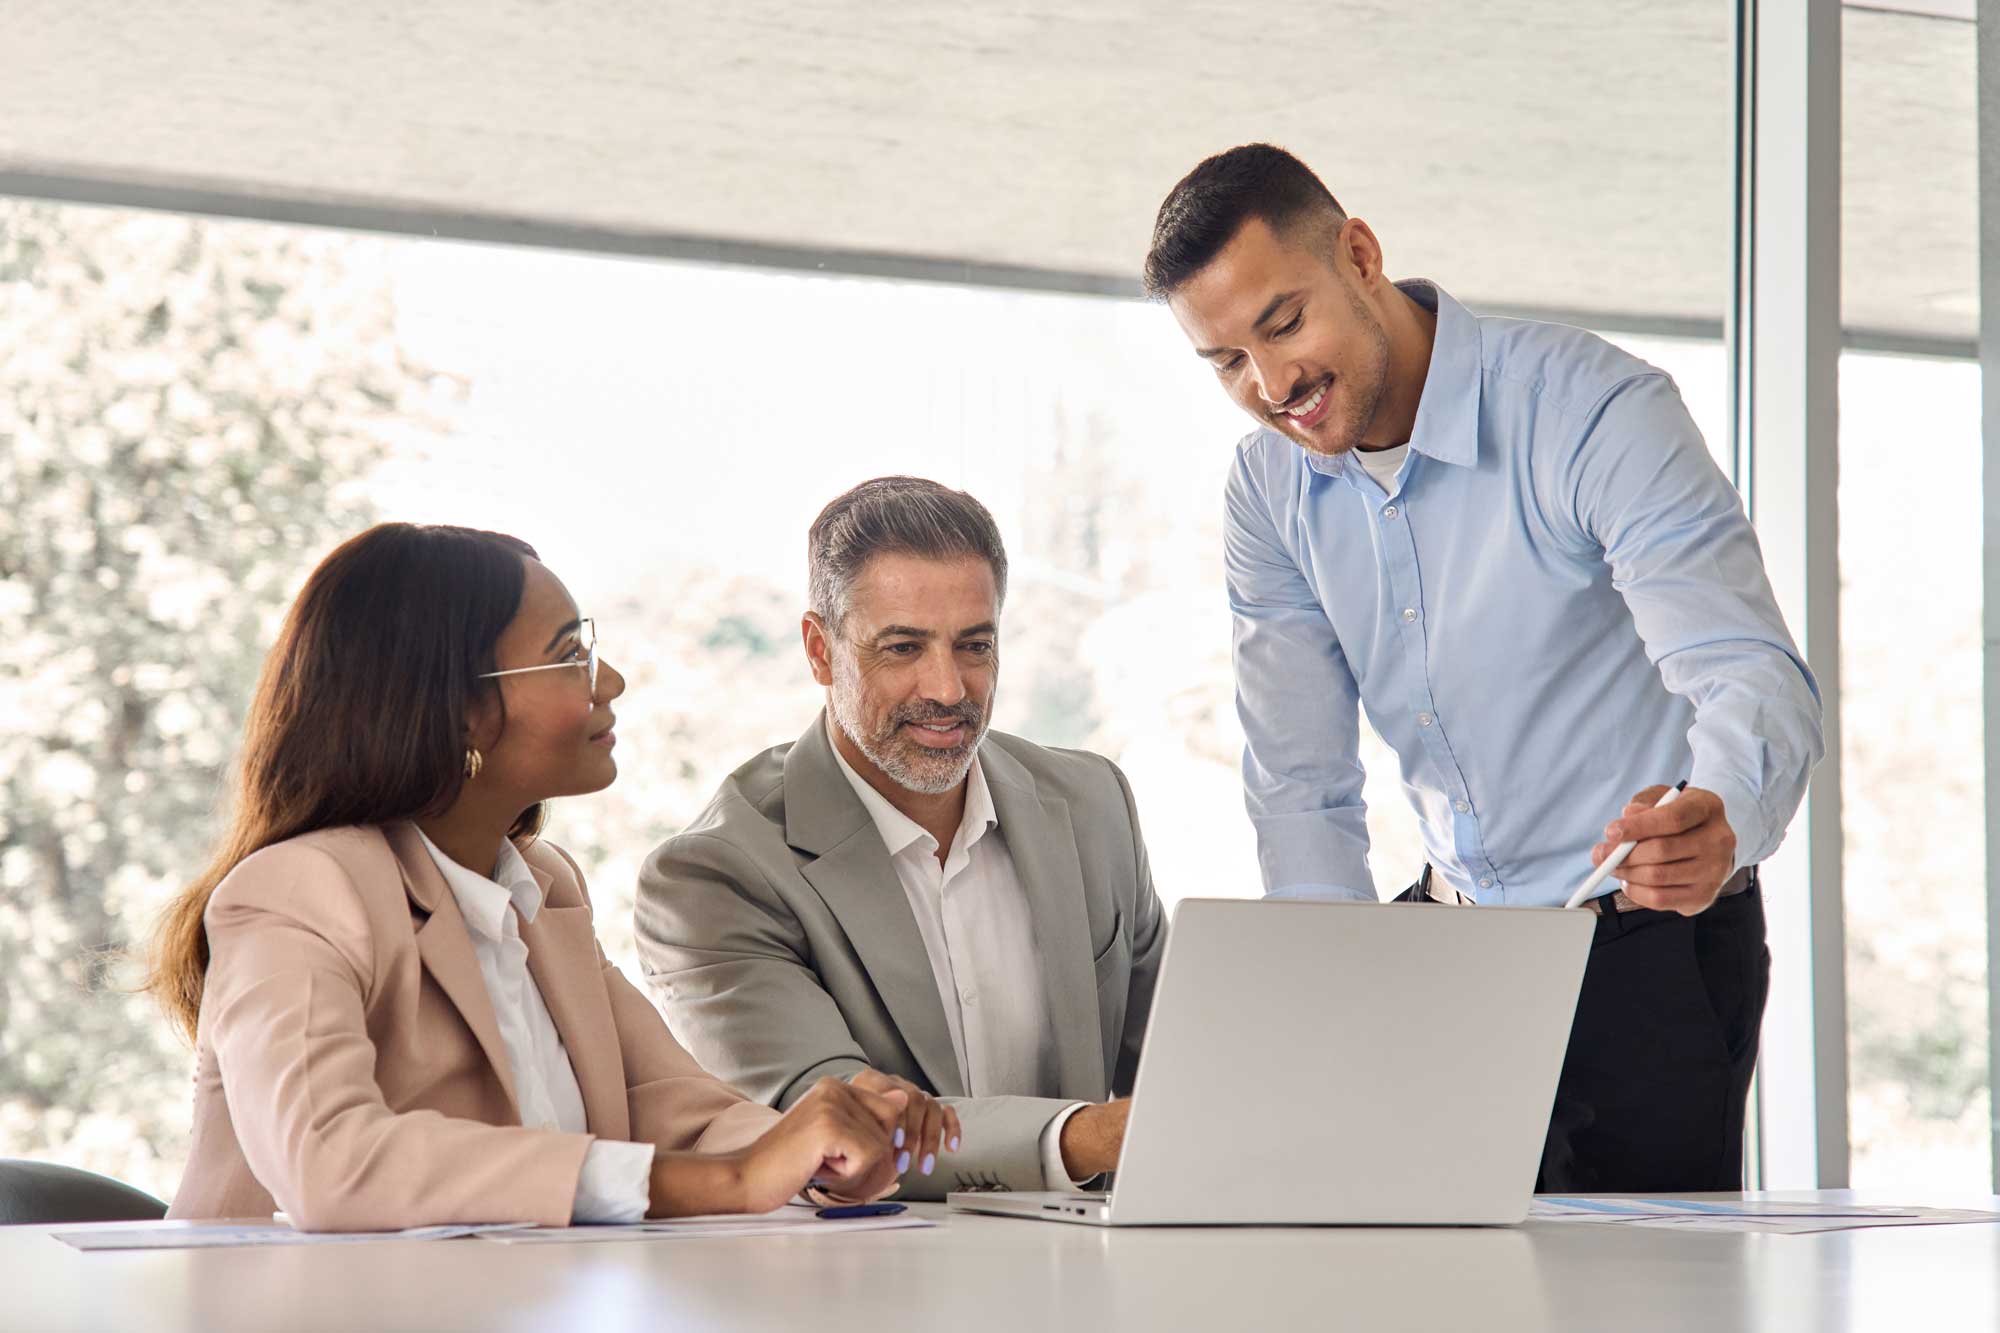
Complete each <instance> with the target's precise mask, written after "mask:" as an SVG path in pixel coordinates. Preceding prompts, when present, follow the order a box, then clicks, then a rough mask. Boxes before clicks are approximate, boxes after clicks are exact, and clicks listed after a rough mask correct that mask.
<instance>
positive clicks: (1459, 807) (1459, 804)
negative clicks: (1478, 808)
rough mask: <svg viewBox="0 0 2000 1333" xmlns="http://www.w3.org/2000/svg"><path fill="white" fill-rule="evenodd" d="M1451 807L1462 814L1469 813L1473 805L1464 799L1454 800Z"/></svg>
mask: <svg viewBox="0 0 2000 1333" xmlns="http://www.w3.org/2000/svg"><path fill="white" fill-rule="evenodd" d="M1451 808H1452V809H1454V810H1456V811H1458V813H1460V814H1461V815H1462V814H1465V813H1467V812H1468V811H1470V810H1471V809H1472V807H1471V806H1469V805H1467V804H1466V803H1465V802H1464V801H1453V802H1452V803H1451Z"/></svg>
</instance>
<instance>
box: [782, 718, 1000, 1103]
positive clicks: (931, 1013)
mask: <svg viewBox="0 0 2000 1333" xmlns="http://www.w3.org/2000/svg"><path fill="white" fill-rule="evenodd" d="M785 838H786V841H788V842H789V843H791V845H792V846H793V847H795V848H797V849H798V850H799V851H801V852H804V853H806V854H807V855H810V856H813V857H815V859H814V860H811V861H808V862H806V864H805V865H804V866H803V867H801V870H800V873H801V874H803V875H804V876H805V878H806V882H807V883H809V884H811V885H812V886H813V888H814V889H815V890H816V891H817V892H818V893H819V896H820V897H821V898H822V899H823V900H824V901H825V903H826V905H827V908H828V910H829V911H831V912H832V913H833V915H834V918H835V919H836V920H837V921H839V922H840V928H841V930H843V931H844V932H846V934H847V938H848V941H849V943H851V944H852V945H853V946H854V952H855V955H856V956H857V957H858V958H859V959H860V961H861V965H862V966H863V967H864V968H866V969H867V971H868V978H869V980H870V981H872V982H873V983H874V984H875V991H876V993H877V994H878V995H880V996H881V997H882V1003H883V1005H884V1006H885V1007H887V1009H888V1010H889V1016H890V1018H892V1019H894V1020H895V1023H896V1028H897V1030H898V1031H899V1032H900V1033H901V1034H902V1038H903V1044H904V1045H906V1046H908V1047H909V1048H910V1053H911V1054H912V1055H913V1056H915V1057H916V1061H917V1064H918V1065H919V1066H920V1067H921V1068H922V1069H923V1072H924V1075H925V1077H926V1078H927V1079H928V1080H929V1081H930V1085H931V1087H932V1088H933V1089H935V1090H936V1091H937V1093H938V1095H939V1096H943V1097H963V1096H964V1095H965V1082H964V1080H963V1079H962V1078H960V1076H959V1069H958V1056H957V1054H956V1052H954V1051H953V1050H952V1045H951V1029H950V1027H948V1026H947V1025H946V1023H945V1017H944V1003H943V1001H942V1000H941V999H940V998H939V997H938V990H937V977H936V975H935V974H934V973H933V972H932V971H931V964H930V954H929V952H928V951H927V950H926V949H925V948H924V939H923V936H922V935H921V934H919V933H918V931H917V921H916V918H915V917H914V916H912V915H911V914H910V903H909V899H908V898H906V897H905V896H904V894H903V882H902V880H901V879H900V878H899V877H898V876H897V874H896V867H895V866H894V865H893V864H891V862H890V860H889V849H888V848H887V847H886V846H884V845H883V843H882V835H881V834H880V833H878V832H877V831H876V829H875V821H874V820H872V819H870V818H869V816H868V809H867V807H866V806H864V805H862V804H861V798H860V797H858V796H856V795H855V794H854V788H853V787H851V786H849V785H848V782H847V776H846V775H845V774H844V773H842V772H841V771H840V765H839V764H838V763H837V762H836V761H835V760H834V757H833V745H832V743H831V742H830V741H828V740H827V736H826V725H825V722H824V714H822V720H820V721H816V722H814V723H813V725H812V726H811V727H809V728H807V730H806V733H805V735H803V736H801V737H800V738H799V741H798V743H797V744H796V745H794V746H792V748H791V751H790V753H788V754H787V755H786V757H785Z"/></svg>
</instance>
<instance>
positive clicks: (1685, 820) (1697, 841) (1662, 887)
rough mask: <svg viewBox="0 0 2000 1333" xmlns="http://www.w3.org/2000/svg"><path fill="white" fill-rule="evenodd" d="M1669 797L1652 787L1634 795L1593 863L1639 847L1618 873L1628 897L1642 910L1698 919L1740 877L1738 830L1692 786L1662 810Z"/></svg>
mask: <svg viewBox="0 0 2000 1333" xmlns="http://www.w3.org/2000/svg"><path fill="white" fill-rule="evenodd" d="M1666 792H1667V789H1666V788H1665V787H1648V788H1646V789H1645V790H1644V791H1642V792H1640V793H1639V794H1638V795H1636V796H1634V797H1633V798H1632V800H1631V803H1630V804H1628V805H1627V806H1626V807H1625V809H1624V811H1623V812H1621V813H1620V814H1619V816H1618V818H1617V819H1615V820H1613V821H1612V822H1611V824H1610V825H1609V826H1607V827H1606V828H1605V830H1604V841H1603V842H1600V843H1598V844H1597V846H1595V847H1593V848H1591V849H1590V861H1591V864H1592V865H1597V864H1600V863H1602V862H1603V860H1604V858H1605V857H1607V856H1609V855H1611V852H1612V849H1613V848H1615V847H1617V845H1618V844H1619V843H1621V842H1636V843H1638V844H1639V845H1638V846H1636V847H1634V848H1633V849H1632V854H1631V855H1630V856H1627V857H1626V858H1625V864H1623V865H1621V866H1619V867H1618V871H1617V878H1618V879H1620V880H1622V881H1624V884H1625V892H1626V895H1627V896H1629V897H1630V898H1631V899H1632V901H1633V902H1635V903H1637V904H1639V905H1640V906H1641V907H1650V908H1653V909H1655V910H1657V911H1661V912H1679V913H1680V914H1681V915H1682V916H1695V915H1697V914H1699V913H1701V912H1705V911H1707V910H1708V908H1709V905H1710V904H1712V903H1713V902H1714V901H1715V895H1716V894H1717V893H1719V892H1721V890H1722V886H1723V884H1724V883H1726V882H1727V881H1728V879H1729V877H1730V876H1731V875H1732V874H1734V873H1735V872H1736V831H1735V830H1734V829H1732V828H1730V827H1729V819H1728V817H1727V816H1726V815H1725V814H1724V813H1723V809H1722V798H1721V797H1720V796H1717V795H1716V794H1715V793H1714V792H1712V791H1705V790H1703V789H1702V788H1700V787H1689V788H1687V789H1686V790H1685V791H1683V792H1682V793H1681V794H1680V798H1679V799H1678V800H1675V801H1672V802H1670V803H1669V804H1667V805H1666V806H1664V807H1661V806H1660V805H1659V801H1660V798H1661V797H1662V796H1664V795H1666ZM1656 807H1657V808H1656Z"/></svg>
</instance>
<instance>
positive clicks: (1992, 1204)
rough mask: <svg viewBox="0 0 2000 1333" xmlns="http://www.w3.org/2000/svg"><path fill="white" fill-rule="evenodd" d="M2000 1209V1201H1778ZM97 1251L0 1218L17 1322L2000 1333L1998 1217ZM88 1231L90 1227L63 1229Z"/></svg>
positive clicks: (77, 1325) (53, 1328) (600, 1332)
mask: <svg viewBox="0 0 2000 1333" xmlns="http://www.w3.org/2000/svg"><path fill="white" fill-rule="evenodd" d="M1764 1197H1770V1198H1825V1199H1837V1200H1850V1199H1852V1200H1857V1201H1859V1202H1866V1203H1930V1204H1938V1205H1949V1206H1957V1207H1979V1208H1990V1209H1995V1210H2000V1198H1991V1197H1987V1196H1983V1195H1982V1196H1970V1197H1959V1198H1950V1199H1946V1198H1925V1199H1909V1198H1889V1197H1886V1196H1882V1195H1878V1194H1872V1193H1871V1194H1867V1195H1859V1196H1857V1195H1851V1194H1846V1193H1836V1194H1824V1195H1806V1194H1774V1195H1768V1196H1764ZM917 1211H918V1212H921V1213H924V1214H926V1215H929V1216H933V1217H936V1218H937V1219H938V1221H939V1223H940V1225H939V1226H937V1227H936V1228H935V1229H930V1230H922V1231H903V1232H895V1231H889V1232H865V1233H857V1234H853V1235H847V1236H828V1237H792V1236H782V1237H768V1238H727V1239H688V1240H673V1241H653V1242H632V1243H627V1244H594V1245H560V1246H556V1245H551V1246H532V1247H530V1246H510V1245H496V1244H493V1243H491V1242H488V1241H479V1240H455V1241H436V1242H429V1243H421V1242H407V1241H396V1242H382V1243H379V1244H377V1243H371V1244H365V1245H336V1246H320V1247H312V1248H305V1247H278V1248H262V1249H237V1250H205V1251H204V1250H161V1251H150V1252H134V1253H93V1254H85V1253H82V1252H79V1251H77V1250H73V1249H71V1248H70V1247H69V1246H67V1245H64V1244H62V1243H61V1242H60V1241H57V1240H54V1239H52V1238H51V1237H50V1236H48V1235H47V1234H46V1232H47V1230H48V1229H47V1228H42V1227H5V1228H0V1292H4V1293H5V1294H4V1296H0V1327H4V1328H6V1329H9V1330H22V1333H28V1331H29V1330H33V1333H60V1331H61V1330H70V1329H79V1330H81V1329H90V1330H98V1329H119V1330H125V1329H135V1330H136V1329H161V1330H189V1331H190V1333H192V1331H193V1330H203V1331H208V1330H217V1331H220V1333H228V1331H229V1330H236V1329H244V1330H252V1329H254V1330H258V1331H259V1333H263V1330H270V1329H287V1330H313V1329H329V1330H332V1329H338V1330H342V1331H343V1333H345V1331H347V1330H355V1329H413V1330H414V1329H421V1330H426V1333H432V1331H435V1330H446V1329H475V1328H476V1329H493V1330H509V1329H520V1330H533V1331H534V1333H548V1331H549V1330H554V1329H584V1330H589V1333H618V1331H619V1330H625V1329H633V1330H639V1329H644V1330H647V1331H648V1333H659V1331H661V1330H675V1329H725V1330H726V1329H760V1330H761V1329H780V1328H781V1329H808V1328H813V1327H819V1328H825V1329H839V1330H846V1329H854V1330H866V1333H883V1330H887V1329H903V1328H924V1327H931V1328H937V1329H940V1330H943V1329H950V1330H954V1331H956V1330H981V1329H1008V1330H1016V1329H1023V1328H1031V1329H1041V1328H1084V1327H1091V1328H1100V1329H1128V1328H1129V1329H1201V1330H1203V1331H1204V1333H1209V1331H1211V1330H1215V1329H1218V1328H1240V1327H1250V1326H1256V1327H1266V1328H1274V1329H1275V1328H1304V1327H1333V1326H1343V1327H1353V1328H1366V1329H1370V1330H1385V1329H1426V1330H1429V1329H1440V1328H1478V1329H1481V1330H1483V1331H1484V1330H1493V1331H1496V1333H1497V1331H1499V1330H1510V1329H1590V1330H1602V1329H1605V1328H1608V1327H1617V1328H1620V1329H1628V1330H1631V1329H1673V1330H1686V1329H1695V1328H1698V1329H1701V1330H1703V1333H1721V1331H1722V1330H1730V1329H1751V1328H1756V1329H1779V1328H1783V1329H1813V1330H1817V1331H1820V1333H1825V1331H1827V1330H1841V1329H1863V1328H1869V1329H1873V1328H1891V1329H1900V1330H1912V1329H1922V1328H1930V1327H1941V1328H1982V1329H1985V1328H1996V1327H2000V1225H1975V1226H1946V1227H1903V1228H1884V1229H1876V1230H1863V1231H1846V1232H1832V1233H1828V1234H1823V1235H1813V1236H1739V1235H1716V1234H1683V1233H1677V1232H1664V1231H1660V1230H1652V1229H1644V1228H1630V1227H1611V1226H1588V1225H1575V1224H1571V1225H1562V1224H1557V1223H1531V1224H1529V1225H1526V1226H1522V1227H1518V1228H1506V1229H1492V1230H1481V1229H1449V1228H1445V1229H1410V1230H1391V1229H1373V1228H1369V1229H1363V1228H1354V1229H1341V1228H1321V1229H1262V1228H1216V1229H1199V1228H1171V1229H1129V1230H1116V1231H1112V1230H1100V1229H1097V1228H1091V1227H1076V1226H1063V1225H1060V1224H1053V1223H1041V1222H1030V1221H1021V1220H1015V1219H1010V1218H995V1217H976V1216H971V1215H967V1214H963V1213H947V1212H946V1210H945V1209H944V1208H943V1207H942V1206H938V1205H920V1206H919V1207H918V1208H917ZM57 1229H59V1230H61V1229H67V1228H57Z"/></svg>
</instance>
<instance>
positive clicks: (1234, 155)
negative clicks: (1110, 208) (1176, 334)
mask: <svg viewBox="0 0 2000 1333" xmlns="http://www.w3.org/2000/svg"><path fill="white" fill-rule="evenodd" d="M1313 214H1321V215H1323V216H1329V217H1331V218H1332V219H1333V222H1334V225H1335V226H1336V227H1337V226H1339V225H1340V224H1341V223H1343V222H1345V221H1347V214H1346V212H1345V211H1343V210H1342V209H1341V207H1340V201H1339V200H1337V199H1335V198H1334V197H1333V191H1331V190H1329V189H1327V188H1326V184H1325V182H1323V181H1321V180H1320V178H1319V177H1318V176H1316V175H1314V174H1313V170H1312V168H1311V167H1308V166H1307V165H1306V164H1305V163H1303V162H1301V161H1299V160H1298V159H1297V158H1296V157H1293V156H1292V155H1291V154H1290V153H1288V152H1286V151H1285V150H1284V149H1282V148H1279V147H1277V146H1275V145H1273V144H1268V143H1246V144H1243V145H1242V146H1241V147H1237V148H1232V149H1230V150H1229V151H1228V152H1226V153H1217V154H1216V155H1215V156H1214V157H1211V158H1208V159H1207V160H1206V161H1204V162H1202V164H1201V165H1200V166H1198V167H1196V168H1195V169H1194V170H1193V171H1190V172H1189V173H1188V174H1187V175H1185V176H1183V177H1181V180H1180V184H1178V185H1176V186H1174V188H1173V189H1171V190H1169V191H1168V192H1167V198H1166V201H1165V202H1164V203H1162V204H1161V205H1160V214H1159V216H1158V217H1157V218H1156V219H1154V222H1153V245H1152V248H1151V249H1150V250H1148V251H1147V252H1146V293H1147V295H1149V296H1153V297H1156V298H1164V297H1167V296H1171V295H1173V293H1174V291H1175V290H1176V289H1177V288H1179V287H1180V285H1181V284H1182V283H1184V282H1186V281H1187V280H1188V279H1189V278H1192V277H1193V276H1194V275H1195V274H1197V273H1199V272H1201V271H1202V270H1203V269H1204V268H1206V267H1208V265H1209V262H1210V261H1211V260H1213V259H1214V258H1215V257H1216V256H1217V255H1218V254H1220V253H1222V248H1223V247H1224V246H1226V245H1228V244H1229V242H1230V240H1231V238H1233V237H1234V236H1235V235H1236V233H1237V231H1238V230H1240V229H1241V228H1242V226H1243V224H1244V223H1245V222H1248V221H1249V220H1250V219H1251V218H1261V219H1262V220H1263V222H1264V224H1265V225H1266V226H1268V227H1270V228H1271V230H1273V231H1280V230H1282V229H1284V228H1285V227H1287V226H1289V225H1290V224H1291V223H1293V222H1296V221H1298V220H1299V219H1301V218H1304V217H1308V216H1311V215H1313Z"/></svg>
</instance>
